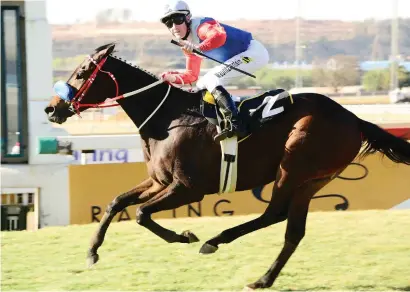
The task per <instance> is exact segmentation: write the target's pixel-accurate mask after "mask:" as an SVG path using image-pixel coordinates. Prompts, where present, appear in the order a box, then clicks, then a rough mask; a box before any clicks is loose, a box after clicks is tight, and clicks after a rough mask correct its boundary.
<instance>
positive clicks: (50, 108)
mask: <svg viewBox="0 0 410 292" xmlns="http://www.w3.org/2000/svg"><path fill="white" fill-rule="evenodd" d="M55 110H56V109H55V107H53V106H48V107H46V108H45V109H44V111H45V112H46V114H47V115H48V116H52V115H53V114H54V112H55Z"/></svg>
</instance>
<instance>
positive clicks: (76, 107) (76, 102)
mask: <svg viewBox="0 0 410 292" xmlns="http://www.w3.org/2000/svg"><path fill="white" fill-rule="evenodd" d="M107 58H108V56H107V57H105V58H103V59H102V60H101V61H100V62H99V63H97V62H96V61H95V60H94V59H93V58H92V57H91V56H90V55H88V60H90V61H91V62H92V63H93V64H95V66H96V67H95V69H94V71H93V73H92V74H91V75H90V77H89V78H88V79H87V81H86V82H85V83H84V84H83V86H81V88H80V90H79V91H78V92H77V94H76V95H75V96H74V97H73V99H72V100H71V106H72V111H73V112H75V113H76V114H77V115H78V116H79V117H81V116H80V108H82V107H93V108H104V107H114V106H119V104H118V103H117V104H108V102H107V100H109V101H110V102H112V101H116V100H119V99H124V98H127V97H130V96H133V95H136V94H138V93H141V92H144V91H146V90H148V89H151V88H152V87H155V86H157V85H159V84H162V83H164V80H162V79H161V80H158V81H156V82H153V83H151V84H149V85H147V86H144V87H142V88H140V89H137V90H134V91H130V92H128V93H124V94H121V95H119V88H118V82H117V80H116V78H115V76H114V74H112V73H111V72H108V71H104V70H102V67H103V65H104V63H105V62H106V61H107ZM98 72H102V73H105V74H108V75H109V76H110V77H111V79H112V80H113V81H114V83H115V89H116V95H115V97H112V98H107V99H106V100H105V101H103V102H100V103H95V104H87V103H81V100H82V99H83V98H84V96H85V94H86V93H87V91H88V89H90V87H91V85H92V84H93V82H94V80H95V78H96V77H97V74H98ZM170 91H171V85H170V84H168V90H167V92H166V93H165V96H164V98H163V99H162V101H161V102H160V103H159V104H158V106H157V107H156V108H155V110H154V111H153V112H152V113H151V114H150V115H149V116H148V117H147V118H146V119H145V121H144V122H143V123H142V124H141V125H140V126H139V127H138V130H141V129H142V127H143V126H144V125H145V124H146V123H147V122H148V121H149V120H150V119H151V118H152V116H153V115H154V114H155V113H156V112H157V111H158V110H159V108H160V107H161V106H162V104H163V103H164V102H165V100H166V99H167V97H168V96H169V92H170Z"/></svg>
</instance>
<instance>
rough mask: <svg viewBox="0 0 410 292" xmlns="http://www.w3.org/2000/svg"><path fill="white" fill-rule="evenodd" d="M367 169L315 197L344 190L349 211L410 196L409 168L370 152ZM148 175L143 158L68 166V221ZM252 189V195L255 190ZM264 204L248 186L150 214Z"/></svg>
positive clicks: (254, 208) (324, 204)
mask: <svg viewBox="0 0 410 292" xmlns="http://www.w3.org/2000/svg"><path fill="white" fill-rule="evenodd" d="M361 164H363V165H364V166H365V167H366V168H367V169H368V174H367V176H366V177H364V178H363V179H359V180H343V179H340V178H337V179H335V180H334V181H332V182H331V183H330V184H329V185H327V186H326V187H325V188H323V189H322V190H321V191H320V192H319V193H318V194H317V195H316V196H318V195H325V194H339V195H343V196H344V197H345V198H346V199H347V200H348V201H349V207H348V210H364V209H389V208H391V207H393V206H395V205H397V204H399V203H401V202H403V201H405V200H407V199H409V198H410V167H409V166H406V165H403V164H395V163H393V162H391V161H390V160H388V159H387V158H384V159H383V160H381V156H380V155H372V156H369V157H367V158H366V159H365V160H363V161H362V162H361ZM364 173H365V170H364V168H363V167H361V166H357V165H350V166H349V167H348V168H347V169H346V170H345V171H344V172H343V173H342V175H341V176H343V177H349V178H357V177H360V176H363V175H364ZM146 177H147V173H146V167H145V164H143V163H126V164H94V165H73V166H70V169H69V186H70V223H71V224H85V223H91V222H92V220H93V215H92V214H93V210H94V213H95V216H94V218H97V219H100V218H101V217H102V214H103V213H104V211H105V208H106V206H107V205H108V204H109V203H110V202H111V201H112V200H113V199H114V198H115V197H116V196H117V195H119V194H121V193H123V192H125V191H128V190H129V189H131V188H132V187H134V186H135V185H136V184H138V183H139V182H140V181H142V180H144V179H145V178H146ZM272 187H273V184H269V185H267V186H265V187H264V188H263V191H262V194H261V198H262V199H263V200H269V199H270V196H271V190H272ZM254 193H256V194H257V191H256V190H255V191H254ZM340 203H343V200H342V199H340V198H321V199H314V200H312V203H311V205H310V211H319V210H320V211H330V210H334V208H335V205H336V204H340ZM266 206H267V203H265V202H262V201H260V200H258V199H256V198H255V195H254V194H253V193H252V191H244V192H236V193H231V194H225V195H221V196H219V195H210V196H206V197H205V199H204V200H203V201H202V202H201V203H195V204H192V205H190V206H183V207H180V208H178V209H176V210H173V211H163V212H160V213H157V214H154V215H153V218H172V217H187V216H192V217H196V216H199V215H198V214H200V215H201V216H215V214H217V216H229V215H244V214H251V213H261V212H263V211H264V210H265V208H266ZM135 210H136V206H133V207H128V208H127V209H126V212H123V213H121V214H118V215H117V216H116V218H115V219H114V221H118V220H119V219H120V218H121V219H122V220H129V219H132V220H133V219H134V218H135ZM94 221H95V220H94Z"/></svg>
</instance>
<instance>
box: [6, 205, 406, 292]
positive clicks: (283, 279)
mask: <svg viewBox="0 0 410 292" xmlns="http://www.w3.org/2000/svg"><path fill="white" fill-rule="evenodd" d="M254 217H256V215H253V216H235V217H219V218H217V217H213V218H196V219H193V218H192V219H174V220H172V219H171V220H157V221H158V222H159V223H161V224H162V225H164V226H165V227H168V228H171V229H173V230H175V231H177V232H181V231H183V230H185V229H190V230H192V231H193V232H194V233H195V234H196V235H197V236H198V237H199V238H200V240H201V242H199V243H194V244H191V245H184V244H168V243H166V242H164V241H162V240H161V239H159V238H157V237H156V236H155V235H153V234H151V233H150V232H149V231H148V230H145V229H144V228H143V227H140V226H138V225H137V224H136V223H134V221H128V222H121V223H113V224H112V225H111V226H110V228H109V229H108V233H107V236H106V239H105V242H104V244H103V246H102V247H101V248H100V250H99V255H100V262H98V263H97V264H96V265H95V266H94V267H93V268H92V269H87V268H86V264H85V259H86V251H87V248H88V244H89V241H90V237H91V235H92V234H93V232H94V231H95V229H96V227H97V225H96V224H90V225H82V226H73V225H72V226H67V227H48V228H44V229H42V230H39V231H37V232H26V231H22V232H2V234H1V239H2V243H1V246H2V250H1V252H2V255H1V256H2V265H1V269H2V272H1V276H2V283H1V289H2V290H3V291H4V290H42V291H44V290H111V291H112V290H117V291H118V290H123V291H124V290H128V291H129V290H133V291H136V290H139V291H142V290H145V291H146V290H150V291H152V290H157V291H158V290H162V291H164V290H168V291H169V290H174V291H175V290H191V291H192V290H207V291H210V290H230V291H233V290H241V289H242V288H243V287H244V286H245V285H246V284H249V283H251V282H253V281H255V280H257V279H258V278H259V277H260V276H261V275H262V274H264V273H265V271H266V270H267V269H268V267H269V266H270V265H271V263H272V262H273V261H274V259H275V258H276V256H277V254H278V252H279V251H280V249H281V247H282V243H283V237H284V232H285V227H286V222H282V223H280V224H277V225H274V226H271V227H268V228H266V229H263V230H259V231H257V232H254V233H251V234H249V235H247V236H244V237H242V238H239V239H237V240H236V241H234V242H232V243H230V244H227V245H221V246H220V248H219V250H218V251H217V252H216V253H215V254H212V255H201V254H199V253H198V251H199V248H200V247H201V245H202V243H203V242H204V241H206V240H208V239H209V238H210V237H212V236H214V235H216V234H217V233H219V232H220V231H222V230H224V229H226V228H229V227H231V226H234V225H236V224H239V223H242V222H244V221H247V220H250V219H251V218H254ZM409 222H410V210H406V211H361V212H358V211H356V212H337V213H333V212H329V213H326V212H324V213H319V212H318V213H310V214H309V218H308V223H307V232H306V236H305V238H304V239H303V241H302V243H301V244H300V246H299V248H298V250H297V251H296V253H295V254H294V255H293V257H292V258H291V259H290V261H289V262H288V264H287V265H286V266H285V268H284V269H283V270H282V273H281V274H280V276H279V278H278V279H277V281H276V282H275V284H274V285H273V286H272V289H273V290H339V291H340V290H350V291H353V290H378V291H381V290H383V291H385V290H392V291H393V290H395V291H398V290H401V291H410V225H409Z"/></svg>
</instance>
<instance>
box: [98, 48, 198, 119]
mask: <svg viewBox="0 0 410 292" xmlns="http://www.w3.org/2000/svg"><path fill="white" fill-rule="evenodd" d="M112 44H114V43H108V44H105V45H103V46H100V47H99V48H97V49H96V51H99V50H104V49H106V48H107V47H109V46H111V45H112ZM115 52H116V51H113V52H112V53H111V54H110V57H112V58H114V59H116V60H118V61H120V62H122V63H124V64H126V65H128V66H131V67H133V68H135V69H137V70H140V71H142V72H144V73H146V74H148V75H149V76H151V77H152V78H154V79H155V80H156V81H158V80H160V79H159V77H158V76H157V75H155V74H154V73H152V72H150V71H148V70H146V69H144V68H142V67H140V66H138V65H136V64H132V63H131V62H129V61H127V60H125V59H123V58H121V57H118V56H116V55H113V53H115ZM172 89H173V90H179V91H181V92H183V93H184V94H189V95H196V94H199V92H200V91H201V90H198V89H195V90H190V89H185V88H179V87H175V86H172ZM190 98H192V97H190ZM187 113H189V114H193V115H195V116H198V115H199V116H201V117H203V115H202V114H201V113H200V110H199V106H198V107H193V108H187Z"/></svg>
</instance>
